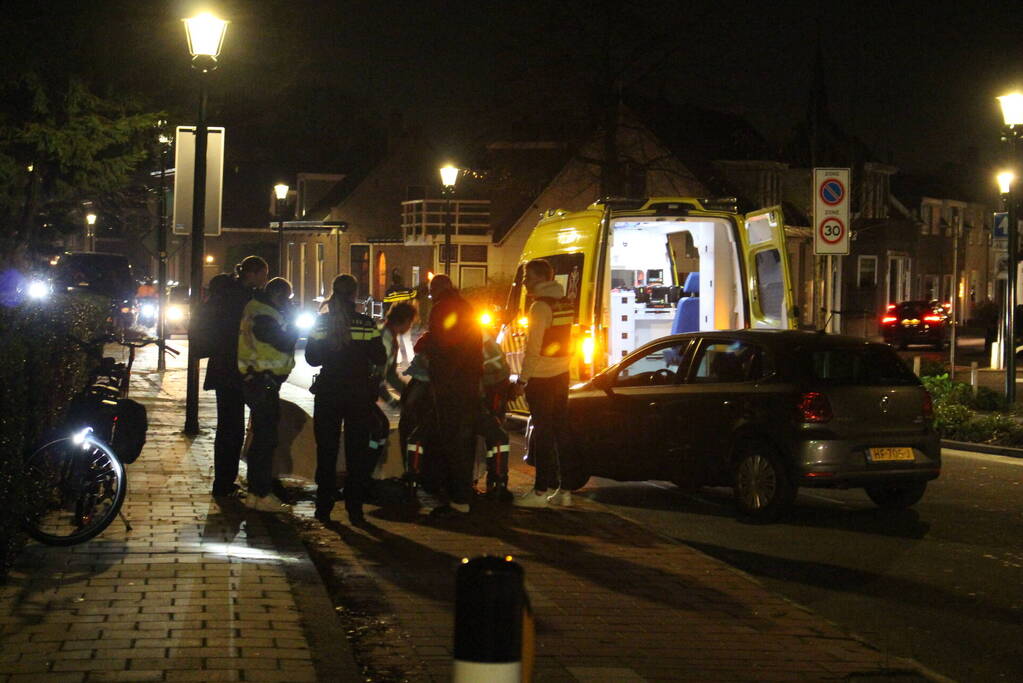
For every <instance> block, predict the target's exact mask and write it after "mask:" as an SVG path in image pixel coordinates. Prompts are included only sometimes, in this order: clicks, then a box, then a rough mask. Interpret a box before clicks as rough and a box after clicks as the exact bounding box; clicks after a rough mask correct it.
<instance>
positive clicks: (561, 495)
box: [547, 489, 572, 508]
mask: <svg viewBox="0 0 1023 683" xmlns="http://www.w3.org/2000/svg"><path fill="white" fill-rule="evenodd" d="M547 502H548V503H550V504H551V505H557V506H558V507H563V508H570V507H572V492H571V491H565V490H563V489H558V490H557V491H555V492H554V493H553V494H552V495H550V496H547Z"/></svg>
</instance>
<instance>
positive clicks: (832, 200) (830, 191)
mask: <svg viewBox="0 0 1023 683" xmlns="http://www.w3.org/2000/svg"><path fill="white" fill-rule="evenodd" d="M819 194H820V197H821V201H822V202H824V203H825V204H827V205H828V206H835V205H836V204H840V203H841V202H842V200H843V199H845V185H843V184H842V181H841V180H839V179H838V178H828V179H827V180H825V181H824V182H823V183H821V187H820V192H819Z"/></svg>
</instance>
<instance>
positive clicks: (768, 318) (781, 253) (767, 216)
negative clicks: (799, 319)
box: [739, 206, 796, 329]
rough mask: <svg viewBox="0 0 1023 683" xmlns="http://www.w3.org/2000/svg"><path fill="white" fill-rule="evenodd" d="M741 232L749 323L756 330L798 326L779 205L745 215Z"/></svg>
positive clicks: (783, 224)
mask: <svg viewBox="0 0 1023 683" xmlns="http://www.w3.org/2000/svg"><path fill="white" fill-rule="evenodd" d="M744 218H745V220H744V225H743V228H742V229H741V230H740V231H739V233H740V239H741V241H742V252H743V253H742V255H743V259H744V261H745V265H746V289H747V294H748V301H749V326H750V327H751V328H753V329H795V328H796V310H795V308H794V306H793V303H792V277H791V274H790V272H789V257H788V252H787V251H786V249H785V217H784V215H783V214H782V210H781V207H780V206H772V207H770V208H767V209H761V210H759V211H754V212H753V213H749V214H746V216H745V217H744Z"/></svg>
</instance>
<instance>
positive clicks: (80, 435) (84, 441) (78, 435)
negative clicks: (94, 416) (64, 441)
mask: <svg viewBox="0 0 1023 683" xmlns="http://www.w3.org/2000/svg"><path fill="white" fill-rule="evenodd" d="M91 434H92V427H86V428H85V429H83V430H82V431H80V432H75V433H74V434H73V435H72V436H71V441H73V442H74V443H75V445H77V446H81V447H82V448H88V446H89V443H90V442H91V441H92V437H91V436H90V435H91Z"/></svg>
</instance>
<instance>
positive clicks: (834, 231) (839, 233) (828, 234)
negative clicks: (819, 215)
mask: <svg viewBox="0 0 1023 683" xmlns="http://www.w3.org/2000/svg"><path fill="white" fill-rule="evenodd" d="M818 230H819V231H820V238H821V240H822V241H823V242H824V243H825V244H838V243H839V242H841V241H842V240H843V239H845V223H843V222H842V221H841V220H839V219H838V218H835V217H834V216H829V217H827V218H825V219H824V220H822V221H821V222H820V226H819V227H818Z"/></svg>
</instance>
